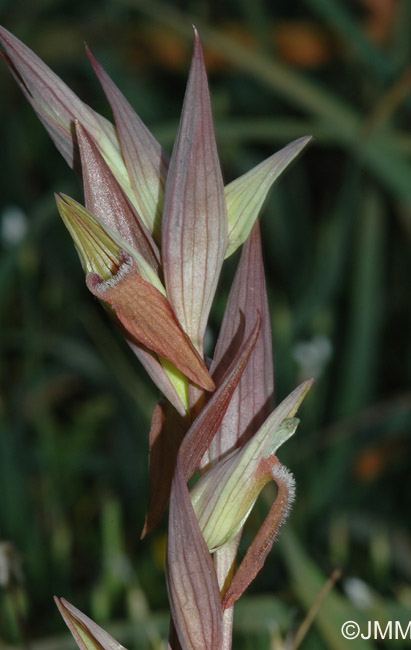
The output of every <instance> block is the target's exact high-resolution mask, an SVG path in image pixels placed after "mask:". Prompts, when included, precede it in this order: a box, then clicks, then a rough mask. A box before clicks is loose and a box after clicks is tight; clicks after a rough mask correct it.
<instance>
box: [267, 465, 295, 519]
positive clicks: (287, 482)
mask: <svg viewBox="0 0 411 650" xmlns="http://www.w3.org/2000/svg"><path fill="white" fill-rule="evenodd" d="M272 477H273V479H274V480H275V482H276V483H277V482H278V485H279V486H280V485H281V486H282V487H285V489H286V490H287V492H288V499H287V508H286V511H285V513H284V517H283V521H282V522H281V523H283V522H284V521H285V520H286V519H287V517H288V515H289V513H290V510H291V506H292V504H293V502H294V499H295V479H294V476H293V475H292V474H291V472H290V470H288V469H287V468H286V467H284V465H274V467H273V470H272Z"/></svg>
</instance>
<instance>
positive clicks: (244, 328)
mask: <svg viewBox="0 0 411 650" xmlns="http://www.w3.org/2000/svg"><path fill="white" fill-rule="evenodd" d="M257 311H258V312H259V313H260V314H261V316H262V325H261V334H260V336H259V338H258V340H257V343H256V345H255V348H254V350H253V353H252V355H251V358H250V361H249V363H248V364H247V368H246V369H245V371H244V374H243V376H242V377H241V381H240V382H239V384H238V386H237V388H236V391H235V393H234V395H233V397H232V400H231V402H230V405H229V407H228V409H227V413H226V414H225V416H224V420H223V422H222V424H221V428H220V430H219V432H218V433H217V434H216V436H215V437H214V439H213V441H212V443H211V445H210V448H209V452H208V455H209V460H210V462H212V463H213V462H215V461H217V460H218V459H219V458H220V457H221V456H222V455H224V454H225V453H226V452H227V451H228V450H231V449H234V448H235V447H237V446H240V445H242V444H244V443H245V442H247V440H249V439H250V437H251V436H252V435H253V434H254V433H255V432H256V431H258V429H259V428H260V426H261V425H262V423H263V422H264V421H265V420H266V418H267V417H268V416H269V414H270V413H271V411H272V409H273V391H274V368H273V351H272V342H271V325H270V312H269V307H268V301H267V293H266V286H265V278H264V266H263V259H262V251H261V237H260V227H259V224H258V223H256V224H255V225H254V228H253V230H252V232H251V234H250V236H249V238H248V240H247V242H246V243H245V244H244V248H243V251H242V254H241V259H240V263H239V265H238V269H237V273H236V275H235V278H234V281H233V285H232V287H231V291H230V296H229V298H228V302H227V306H226V309H225V313H224V319H223V323H222V326H221V330H220V334H219V337H218V341H217V345H216V348H215V352H214V359H213V363H212V365H211V368H210V372H211V374H212V376H213V379H214V381H215V383H216V385H217V386H218V385H219V383H220V381H221V377H222V375H223V373H224V372H225V370H226V368H227V366H228V365H229V364H230V363H231V361H232V358H233V356H234V355H235V353H236V351H237V350H238V348H239V346H240V345H241V342H242V340H243V339H244V338H245V337H247V336H249V334H250V331H251V329H252V327H253V325H254V320H255V314H256V312H257Z"/></svg>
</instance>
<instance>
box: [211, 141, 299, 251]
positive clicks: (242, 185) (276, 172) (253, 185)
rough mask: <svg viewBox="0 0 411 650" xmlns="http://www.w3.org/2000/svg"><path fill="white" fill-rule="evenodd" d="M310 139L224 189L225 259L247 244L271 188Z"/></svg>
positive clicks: (268, 161)
mask: <svg viewBox="0 0 411 650" xmlns="http://www.w3.org/2000/svg"><path fill="white" fill-rule="evenodd" d="M310 140H311V136H306V137H304V138H299V139H298V140H295V141H294V142H291V143H290V144H288V145H287V146H286V147H284V148H283V149H281V150H280V151H277V153H275V154H274V155H273V156H270V158H267V160H264V161H263V162H262V163H260V164H259V165H257V167H254V168H253V169H251V170H250V171H249V172H247V173H246V174H243V176H240V177H239V178H236V179H235V180H234V181H232V183H230V184H229V185H227V186H226V187H225V188H224V191H225V198H226V203H227V217H228V246H227V251H226V258H227V257H229V256H230V255H232V254H233V253H234V251H235V250H237V248H238V247H239V246H241V244H243V243H244V242H245V240H246V239H247V237H248V235H249V234H250V232H251V229H252V227H253V225H254V222H255V220H256V219H257V217H258V215H259V212H260V210H261V207H262V205H263V203H264V200H265V198H266V196H267V193H268V191H269V189H270V187H271V186H272V184H273V183H274V181H275V180H276V179H277V178H278V177H279V176H280V174H281V173H282V172H283V171H284V169H285V168H286V167H288V165H289V164H290V163H291V162H292V161H293V160H294V158H295V157H296V156H298V154H299V153H300V152H301V151H302V149H304V147H305V146H306V145H307V144H308V142H309V141H310Z"/></svg>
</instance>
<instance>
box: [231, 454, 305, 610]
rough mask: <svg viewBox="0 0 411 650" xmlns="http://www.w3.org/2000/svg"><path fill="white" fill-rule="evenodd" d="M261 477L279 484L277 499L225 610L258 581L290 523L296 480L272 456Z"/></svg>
mask: <svg viewBox="0 0 411 650" xmlns="http://www.w3.org/2000/svg"><path fill="white" fill-rule="evenodd" d="M259 474H260V478H262V476H263V475H265V474H269V476H270V478H272V479H273V480H274V481H275V482H276V483H277V487H278V493H277V498H276V500H275V501H274V503H273V505H272V507H271V509H270V512H269V513H268V515H267V517H266V518H265V520H264V522H263V524H262V526H261V528H260V530H259V531H258V533H257V535H256V537H255V538H254V540H253V542H252V543H251V546H250V547H249V549H248V551H247V553H246V555H245V557H244V559H243V561H242V562H241V564H240V566H239V567H238V569H237V571H236V574H235V576H234V578H233V580H232V582H231V584H230V586H229V588H228V589H227V591H226V594H225V596H224V598H223V609H227V608H229V607H232V606H233V605H234V603H235V601H236V600H238V599H239V598H240V596H241V595H242V594H243V593H244V591H245V590H246V589H247V587H248V585H249V584H250V583H251V582H252V581H253V580H254V578H255V576H256V575H257V573H258V572H259V571H260V569H261V568H262V567H263V565H264V562H265V560H266V557H267V555H268V553H269V552H270V550H271V548H272V546H273V544H274V540H275V538H276V537H277V534H278V531H279V529H280V526H281V525H282V524H283V523H284V521H285V520H286V518H287V515H288V513H289V510H290V506H291V504H292V502H293V500H294V495H295V483H294V478H293V476H292V474H291V473H290V472H289V471H288V470H287V469H286V468H285V467H284V466H283V465H281V464H280V463H279V461H278V459H277V458H276V457H275V456H271V457H270V458H266V459H264V460H262V461H261V464H260V467H259Z"/></svg>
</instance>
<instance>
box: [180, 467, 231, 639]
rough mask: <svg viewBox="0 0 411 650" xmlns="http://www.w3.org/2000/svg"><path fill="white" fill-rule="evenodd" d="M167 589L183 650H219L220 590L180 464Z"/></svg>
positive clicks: (220, 627) (220, 621) (220, 622)
mask: <svg viewBox="0 0 411 650" xmlns="http://www.w3.org/2000/svg"><path fill="white" fill-rule="evenodd" d="M168 530H169V533H168V563H167V585H168V593H169V600H170V608H171V614H172V617H173V621H174V625H175V628H176V631H177V635H178V638H179V641H180V644H181V648H182V650H219V648H220V643H221V637H222V618H223V611H222V607H221V597H220V590H219V587H218V583H217V576H216V573H215V569H214V565H213V560H212V558H211V555H210V553H209V551H208V548H207V545H206V543H205V541H204V539H203V536H202V534H201V531H200V529H199V527H198V523H197V519H196V516H195V514H194V510H193V507H192V505H191V499H190V495H189V492H188V489H187V485H186V482H185V479H184V473H183V471H182V468H181V464H180V462H179V460H178V461H177V467H176V471H175V474H174V478H173V484H172V488H171V496H170V515H169V529H168Z"/></svg>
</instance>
